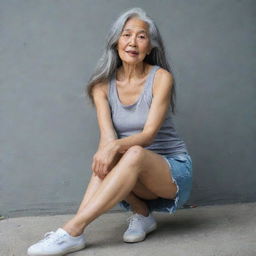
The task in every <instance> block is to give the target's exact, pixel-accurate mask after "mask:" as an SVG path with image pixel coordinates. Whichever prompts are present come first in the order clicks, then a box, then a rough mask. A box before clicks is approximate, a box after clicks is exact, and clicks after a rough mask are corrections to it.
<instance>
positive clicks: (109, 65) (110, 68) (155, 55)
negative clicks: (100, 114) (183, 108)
mask: <svg viewBox="0 0 256 256" xmlns="http://www.w3.org/2000/svg"><path fill="white" fill-rule="evenodd" d="M132 17H138V18H139V19H141V20H143V21H144V22H146V23H147V24H148V25H149V35H150V36H149V37H150V45H151V52H150V54H149V55H146V57H145V58H144V60H143V61H144V62H147V63H149V64H151V65H158V66H160V67H162V68H164V69H166V70H168V71H169V72H170V73H172V71H171V68H170V66H169V64H168V61H167V59H166V54H165V47H164V44H163V40H162V38H161V35H160V32H159V30H158V28H157V26H156V24H155V22H154V21H153V19H152V18H151V17H150V16H148V15H147V14H146V12H145V11H144V10H142V9H141V8H138V7H136V8H132V9H129V10H127V11H125V12H124V13H122V14H121V15H120V16H119V17H118V18H117V20H116V21H115V22H114V23H113V25H112V27H111V29H110V31H109V33H108V34H107V36H106V46H105V49H104V51H103V54H102V56H101V58H100V59H99V61H98V63H97V65H96V68H95V71H94V73H93V74H92V75H91V77H90V79H89V81H88V83H87V86H86V92H87V96H88V97H89V98H90V100H91V102H92V104H93V106H94V105H95V103H94V100H93V95H92V91H93V87H94V86H95V85H96V84H98V83H102V82H108V81H109V80H110V79H111V77H112V75H113V74H114V73H115V71H116V69H117V68H119V67H120V66H121V65H122V61H121V59H120V57H119V55H118V52H117V49H116V45H117V41H118V39H119V37H120V35H121V33H122V30H123V27H124V26H125V24H126V22H127V21H128V20H129V19H130V18H132ZM172 76H173V73H172ZM175 84H176V83H175V79H174V76H173V86H172V91H171V100H170V104H171V108H172V112H173V113H174V114H175V101H176V90H175V87H176V86H175Z"/></svg>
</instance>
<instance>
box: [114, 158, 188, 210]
mask: <svg viewBox="0 0 256 256" xmlns="http://www.w3.org/2000/svg"><path fill="white" fill-rule="evenodd" d="M161 156H162V157H163V158H164V159H165V160H166V162H167V163H168V165H169V166H170V169H171V173H172V182H173V183H175V184H176V185H177V188H178V189H177V193H176V197H175V198H174V199H166V198H161V197H159V198H157V199H153V200H146V199H143V201H144V202H145V203H146V204H147V206H148V208H149V211H150V212H153V211H156V212H168V213H170V214H171V213H174V212H176V210H177V209H179V208H183V205H184V204H185V203H186V202H187V201H188V199H189V197H190V194H191V190H192V160H191V157H190V155H189V154H187V153H180V154H177V155H175V156H171V157H167V156H164V155H161ZM119 206H120V207H121V208H122V209H124V210H126V211H131V210H132V209H131V207H130V204H129V203H127V202H126V201H124V200H123V201H121V202H119Z"/></svg>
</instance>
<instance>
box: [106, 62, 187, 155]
mask: <svg viewBox="0 0 256 256" xmlns="http://www.w3.org/2000/svg"><path fill="white" fill-rule="evenodd" d="M159 68H161V67H160V66H158V65H154V66H153V67H152V68H151V70H150V72H149V74H148V76H147V78H146V82H145V84H144V88H143V91H142V93H141V95H140V97H139V98H138V100H137V101H136V102H135V103H134V104H131V105H124V104H122V103H121V101H120V99H119V96H118V91H117V87H116V72H115V73H114V74H113V76H112V77H111V79H110V82H109V86H108V101H109V105H110V109H111V117H112V122H113V125H114V128H115V131H116V133H117V137H118V139H120V138H123V137H127V136H130V135H133V134H136V133H139V132H142V130H143V127H144V124H145V122H146V120H147V115H148V112H149V108H150V105H151V101H152V88H153V81H154V75H155V73H156V71H157V70H158V69H159ZM171 113H172V112H171V105H170V107H169V111H168V112H167V114H166V117H165V120H164V122H163V124H162V126H161V128H160V129H159V131H158V133H157V135H156V136H155V138H154V141H153V142H152V143H151V144H150V145H149V146H147V147H144V148H146V149H148V150H151V151H153V152H155V153H158V154H160V155H164V156H174V155H177V154H181V153H188V150H187V147H186V145H185V143H184V141H183V140H182V139H181V138H180V137H179V135H178V134H177V132H176V130H175V127H174V124H173V120H172V115H171Z"/></svg>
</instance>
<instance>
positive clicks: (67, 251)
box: [28, 244, 86, 256]
mask: <svg viewBox="0 0 256 256" xmlns="http://www.w3.org/2000/svg"><path fill="white" fill-rule="evenodd" d="M85 247H86V244H82V245H80V246H76V247H72V248H69V249H68V250H66V251H65V252H62V253H58V254H56V253H55V254H41V253H28V255H29V256H63V255H65V254H67V253H70V252H76V251H78V250H81V249H84V248H85Z"/></svg>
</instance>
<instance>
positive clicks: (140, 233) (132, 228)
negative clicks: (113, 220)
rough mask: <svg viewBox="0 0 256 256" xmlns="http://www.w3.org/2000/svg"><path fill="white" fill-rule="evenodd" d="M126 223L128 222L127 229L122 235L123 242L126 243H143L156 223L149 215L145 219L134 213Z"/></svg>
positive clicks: (155, 226)
mask: <svg viewBox="0 0 256 256" xmlns="http://www.w3.org/2000/svg"><path fill="white" fill-rule="evenodd" d="M128 221H130V224H129V227H128V229H127V230H126V231H125V232H124V235H123V240H124V241H125V242H128V243H134V242H140V241H143V240H144V239H145V237H146V235H147V234H148V233H149V232H151V231H153V230H155V229H156V228H157V223H156V221H155V219H154V217H153V216H152V215H151V214H149V216H147V217H145V216H143V215H141V214H138V213H135V214H133V215H132V216H131V217H129V218H128Z"/></svg>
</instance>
